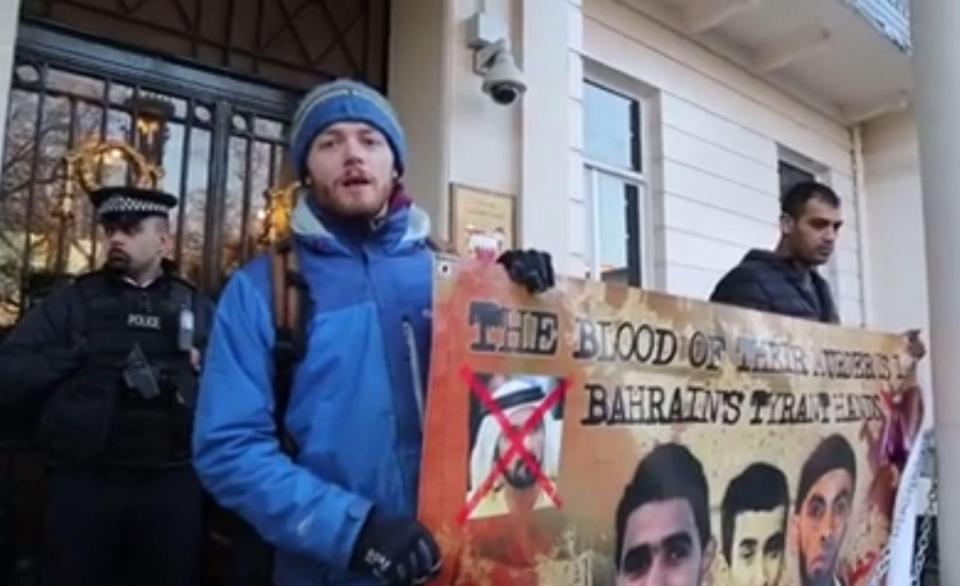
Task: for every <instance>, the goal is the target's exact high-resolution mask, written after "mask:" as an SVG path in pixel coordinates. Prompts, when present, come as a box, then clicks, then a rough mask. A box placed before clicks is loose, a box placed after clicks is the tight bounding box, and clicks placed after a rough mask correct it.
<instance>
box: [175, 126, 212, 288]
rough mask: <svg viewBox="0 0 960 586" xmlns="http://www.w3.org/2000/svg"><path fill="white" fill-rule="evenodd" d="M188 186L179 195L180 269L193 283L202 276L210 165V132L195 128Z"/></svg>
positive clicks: (188, 171)
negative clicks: (182, 222) (181, 194)
mask: <svg viewBox="0 0 960 586" xmlns="http://www.w3.org/2000/svg"><path fill="white" fill-rule="evenodd" d="M187 163H188V165H189V169H188V170H187V173H188V175H187V190H186V193H185V194H183V197H182V198H181V199H182V201H181V205H183V206H185V208H184V210H183V214H184V216H183V217H184V225H183V226H182V230H183V237H182V240H183V244H182V246H183V249H182V251H181V257H180V270H181V272H182V273H183V275H184V277H186V278H187V279H189V280H190V281H191V282H193V283H200V282H202V281H201V278H202V277H203V238H204V222H205V221H206V216H207V181H208V170H209V168H210V132H209V131H207V130H203V129H196V128H194V129H193V130H192V131H191V132H190V156H189V158H188V159H187Z"/></svg>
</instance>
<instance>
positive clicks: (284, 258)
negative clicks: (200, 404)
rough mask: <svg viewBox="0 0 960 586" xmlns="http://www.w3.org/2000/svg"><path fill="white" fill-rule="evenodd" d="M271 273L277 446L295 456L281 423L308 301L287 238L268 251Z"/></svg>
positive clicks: (301, 349)
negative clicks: (274, 336) (274, 339)
mask: <svg viewBox="0 0 960 586" xmlns="http://www.w3.org/2000/svg"><path fill="white" fill-rule="evenodd" d="M270 256H271V258H270V261H271V267H272V274H273V325H274V328H275V329H276V342H275V344H274V347H273V363H274V370H275V377H274V382H273V389H274V411H273V416H274V420H275V422H276V426H277V434H278V435H279V438H280V445H281V447H282V448H283V450H284V451H285V452H287V454H289V455H291V456H295V455H296V454H297V452H298V451H299V447H298V446H297V445H296V443H295V442H294V441H293V438H292V437H291V436H290V434H289V432H288V431H287V429H286V424H285V422H284V419H285V416H286V413H287V407H288V406H289V404H290V394H291V391H292V386H293V370H294V367H295V366H296V365H297V363H298V362H300V360H302V359H303V357H304V355H305V354H306V323H305V320H304V316H305V315H306V313H307V312H305V311H304V309H305V307H304V306H305V305H306V301H307V296H306V294H307V283H306V281H305V280H304V279H303V275H302V274H301V273H300V267H299V263H298V262H297V251H296V248H295V247H294V246H293V243H292V242H291V241H290V240H284V241H282V242H280V243H279V244H277V245H276V246H275V247H274V248H273V249H272V250H271V253H270Z"/></svg>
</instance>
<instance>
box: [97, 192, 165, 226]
mask: <svg viewBox="0 0 960 586" xmlns="http://www.w3.org/2000/svg"><path fill="white" fill-rule="evenodd" d="M90 201H91V202H93V205H94V207H96V208H97V215H98V216H99V217H101V218H103V217H104V216H108V215H109V216H113V215H121V214H123V215H137V216H164V217H166V216H167V213H168V212H169V211H170V210H171V208H173V207H175V206H176V205H177V198H176V196H174V195H171V194H169V193H166V192H164V191H159V190H157V189H145V188H142V187H101V188H100V189H97V190H95V191H93V192H91V193H90Z"/></svg>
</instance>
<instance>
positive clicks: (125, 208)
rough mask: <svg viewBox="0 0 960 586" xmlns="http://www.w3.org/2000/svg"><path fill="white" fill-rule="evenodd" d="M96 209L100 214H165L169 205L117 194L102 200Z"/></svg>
mask: <svg viewBox="0 0 960 586" xmlns="http://www.w3.org/2000/svg"><path fill="white" fill-rule="evenodd" d="M97 211H98V213H99V214H100V215H101V216H103V215H105V214H166V213H167V212H168V211H170V207H169V206H166V205H163V204H162V203H158V202H155V201H147V200H143V199H136V198H133V197H127V196H125V195H117V196H114V197H111V198H110V199H108V200H107V201H105V202H103V204H101V205H100V209H99V210H97Z"/></svg>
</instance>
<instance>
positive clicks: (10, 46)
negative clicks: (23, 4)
mask: <svg viewBox="0 0 960 586" xmlns="http://www.w3.org/2000/svg"><path fill="white" fill-rule="evenodd" d="M19 15H20V0H3V1H0V154H2V153H3V144H4V143H5V142H6V141H4V140H2V138H3V137H4V136H6V135H5V134H4V131H5V130H6V126H7V103H9V101H10V81H11V79H12V78H13V53H14V50H15V49H16V45H17V24H18V22H19V21H18V20H17V19H18V18H19Z"/></svg>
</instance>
